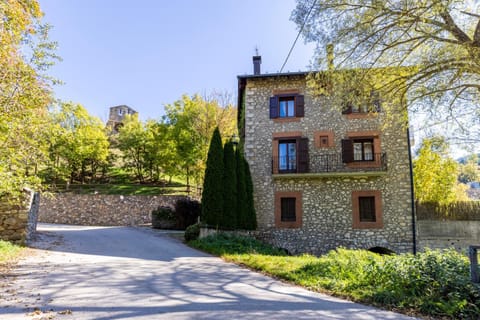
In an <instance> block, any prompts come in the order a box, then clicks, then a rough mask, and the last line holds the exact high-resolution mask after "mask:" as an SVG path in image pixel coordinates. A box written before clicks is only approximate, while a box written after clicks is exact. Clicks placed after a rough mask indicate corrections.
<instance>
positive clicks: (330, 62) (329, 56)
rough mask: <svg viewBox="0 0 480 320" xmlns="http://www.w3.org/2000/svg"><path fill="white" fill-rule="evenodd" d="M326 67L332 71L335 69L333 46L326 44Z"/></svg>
mask: <svg viewBox="0 0 480 320" xmlns="http://www.w3.org/2000/svg"><path fill="white" fill-rule="evenodd" d="M327 67H328V70H329V71H332V70H333V69H334V68H335V67H334V65H333V44H331V43H329V44H327Z"/></svg>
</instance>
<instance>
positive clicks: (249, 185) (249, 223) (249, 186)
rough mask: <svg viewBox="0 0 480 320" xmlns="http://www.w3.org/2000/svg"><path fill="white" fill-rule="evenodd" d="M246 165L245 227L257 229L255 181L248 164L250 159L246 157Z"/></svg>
mask: <svg viewBox="0 0 480 320" xmlns="http://www.w3.org/2000/svg"><path fill="white" fill-rule="evenodd" d="M244 166H245V185H246V194H247V203H246V207H247V208H246V216H245V221H246V224H245V229H247V230H255V229H257V213H256V212H255V205H254V203H253V182H252V175H251V173H250V166H249V165H248V161H247V160H246V159H245V158H244Z"/></svg>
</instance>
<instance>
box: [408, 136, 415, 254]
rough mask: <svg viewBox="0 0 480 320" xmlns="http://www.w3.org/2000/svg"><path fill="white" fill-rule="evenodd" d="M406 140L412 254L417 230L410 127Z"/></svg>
mask: <svg viewBox="0 0 480 320" xmlns="http://www.w3.org/2000/svg"><path fill="white" fill-rule="evenodd" d="M407 142H408V164H409V166H410V194H411V202H412V232H413V254H417V232H416V229H417V227H416V223H415V194H414V187H413V164H412V148H411V145H410V128H407Z"/></svg>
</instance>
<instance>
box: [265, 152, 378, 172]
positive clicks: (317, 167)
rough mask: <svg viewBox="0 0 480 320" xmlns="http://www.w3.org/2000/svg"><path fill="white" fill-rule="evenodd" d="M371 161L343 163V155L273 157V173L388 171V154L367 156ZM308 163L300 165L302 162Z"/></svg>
mask: <svg viewBox="0 0 480 320" xmlns="http://www.w3.org/2000/svg"><path fill="white" fill-rule="evenodd" d="M366 158H367V159H369V158H370V159H369V160H354V161H351V162H348V163H345V162H343V158H342V154H341V153H328V154H319V155H306V154H302V155H301V154H297V156H296V157H295V158H294V159H295V161H294V159H292V157H288V158H287V157H272V173H274V174H277V173H278V174H282V173H327V172H369V171H387V155H386V153H375V154H372V155H367V156H366ZM299 160H300V161H299ZM302 160H303V161H305V162H307V163H308V165H306V164H305V163H303V164H302V163H300V162H301V161H302Z"/></svg>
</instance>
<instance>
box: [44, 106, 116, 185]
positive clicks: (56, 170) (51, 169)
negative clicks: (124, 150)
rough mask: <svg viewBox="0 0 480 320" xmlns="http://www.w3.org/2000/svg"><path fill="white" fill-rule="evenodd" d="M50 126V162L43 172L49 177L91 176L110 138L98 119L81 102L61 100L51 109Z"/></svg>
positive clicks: (105, 153)
mask: <svg viewBox="0 0 480 320" xmlns="http://www.w3.org/2000/svg"><path fill="white" fill-rule="evenodd" d="M50 116H51V118H52V126H51V129H50V135H49V136H48V138H47V139H48V143H49V152H48V154H49V165H48V167H47V168H46V169H45V170H44V175H45V176H46V178H47V179H48V180H50V181H57V180H66V179H69V180H70V183H73V182H74V181H81V182H82V183H83V182H85V179H86V178H87V176H89V177H90V179H94V178H95V176H96V173H97V170H98V169H99V168H101V167H102V166H103V165H104V164H105V163H106V161H107V156H108V148H109V142H108V138H107V135H106V132H105V126H104V124H103V123H102V121H101V120H100V119H98V118H97V117H93V116H91V115H90V114H88V112H87V110H86V109H85V108H84V107H83V106H82V105H80V104H73V103H62V104H61V106H60V109H59V110H56V109H52V110H51V112H50Z"/></svg>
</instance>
